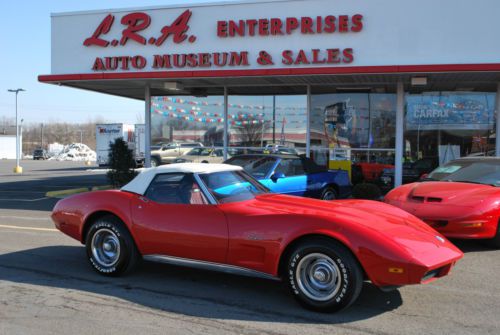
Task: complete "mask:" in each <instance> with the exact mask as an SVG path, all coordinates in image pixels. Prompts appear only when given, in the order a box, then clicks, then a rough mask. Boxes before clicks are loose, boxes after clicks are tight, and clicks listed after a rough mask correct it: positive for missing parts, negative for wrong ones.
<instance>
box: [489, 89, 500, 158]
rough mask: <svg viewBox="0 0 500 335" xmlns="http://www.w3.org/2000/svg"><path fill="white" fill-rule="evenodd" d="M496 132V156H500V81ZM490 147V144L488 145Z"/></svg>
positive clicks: (496, 101)
mask: <svg viewBox="0 0 500 335" xmlns="http://www.w3.org/2000/svg"><path fill="white" fill-rule="evenodd" d="M495 113H496V116H497V121H496V134H495V136H496V137H495V156H497V157H500V83H498V84H497V95H496V97H495ZM486 148H488V146H486Z"/></svg>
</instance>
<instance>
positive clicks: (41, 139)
mask: <svg viewBox="0 0 500 335" xmlns="http://www.w3.org/2000/svg"><path fill="white" fill-rule="evenodd" d="M41 128H42V129H41V131H40V147H41V148H42V149H43V122H42V126H41Z"/></svg>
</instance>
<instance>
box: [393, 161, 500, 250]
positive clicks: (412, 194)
mask: <svg viewBox="0 0 500 335" xmlns="http://www.w3.org/2000/svg"><path fill="white" fill-rule="evenodd" d="M498 186H500V158H496V157H471V158H462V159H458V160H454V161H451V162H449V163H447V164H445V165H444V166H441V167H438V168H437V169H435V170H434V171H432V173H430V174H429V175H428V176H427V177H426V178H425V179H424V180H423V181H422V182H417V183H413V184H407V185H403V186H400V187H398V188H396V189H394V190H392V191H391V192H389V193H388V194H387V195H386V196H385V202H387V203H389V204H391V205H394V206H397V207H399V208H401V209H404V210H406V211H407V212H409V213H411V214H413V215H415V216H417V217H419V218H420V219H422V220H423V221H424V222H426V223H427V224H429V225H430V226H431V227H433V228H434V229H436V230H437V231H439V232H440V233H442V234H443V235H445V236H447V237H450V238H464V239H489V241H490V242H491V243H492V244H493V245H494V246H496V247H497V248H500V229H499V224H498V223H499V220H500V206H499V204H500V188H499V187H498Z"/></svg>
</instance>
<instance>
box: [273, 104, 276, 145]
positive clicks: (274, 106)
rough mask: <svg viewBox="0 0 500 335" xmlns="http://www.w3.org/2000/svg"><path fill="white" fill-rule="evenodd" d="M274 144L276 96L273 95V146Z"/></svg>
mask: <svg viewBox="0 0 500 335" xmlns="http://www.w3.org/2000/svg"><path fill="white" fill-rule="evenodd" d="M275 143H276V96H275V95H273V144H275Z"/></svg>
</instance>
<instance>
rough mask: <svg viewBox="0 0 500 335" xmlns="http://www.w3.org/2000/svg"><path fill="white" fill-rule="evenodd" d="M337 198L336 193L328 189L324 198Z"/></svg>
mask: <svg viewBox="0 0 500 335" xmlns="http://www.w3.org/2000/svg"><path fill="white" fill-rule="evenodd" d="M334 199H335V193H334V192H332V191H328V192H326V193H325V194H324V195H323V200H334Z"/></svg>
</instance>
